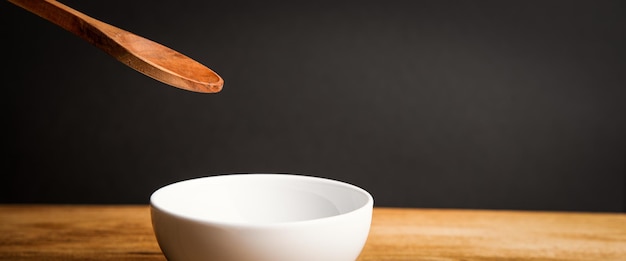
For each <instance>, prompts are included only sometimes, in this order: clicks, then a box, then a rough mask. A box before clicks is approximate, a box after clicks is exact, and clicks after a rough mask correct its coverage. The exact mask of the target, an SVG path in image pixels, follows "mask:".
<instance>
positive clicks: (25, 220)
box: [0, 205, 626, 261]
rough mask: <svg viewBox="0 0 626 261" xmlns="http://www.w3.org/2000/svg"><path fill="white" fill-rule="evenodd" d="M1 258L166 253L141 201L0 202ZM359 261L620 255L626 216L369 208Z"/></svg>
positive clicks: (625, 242) (624, 249) (625, 249)
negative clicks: (368, 223)
mask: <svg viewBox="0 0 626 261" xmlns="http://www.w3.org/2000/svg"><path fill="white" fill-rule="evenodd" d="M0 260H53V261H54V260H151V261H152V260H161V261H163V260H165V257H164V256H163V255H162V254H161V251H160V249H159V247H158V245H157V243H156V239H155V237H154V234H153V232H152V227H151V223H150V212H149V208H148V207H147V206H83V205H68V206H51V205H0ZM358 260H359V261H382V260H388V261H395V260H479V261H480V260H485V261H487V260H489V261H491V260H626V215H624V214H619V213H568V212H533V211H491V210H438V209H408V208H406V209H404V208H375V209H374V218H373V224H372V228H371V232H370V236H369V238H368V241H367V243H366V246H365V248H364V250H363V253H362V254H361V256H360V257H359V259H358Z"/></svg>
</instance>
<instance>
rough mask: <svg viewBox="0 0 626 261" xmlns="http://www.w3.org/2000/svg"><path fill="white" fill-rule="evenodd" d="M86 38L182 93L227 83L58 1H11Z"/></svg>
mask: <svg viewBox="0 0 626 261" xmlns="http://www.w3.org/2000/svg"><path fill="white" fill-rule="evenodd" d="M9 2H11V3H13V4H15V5H18V6H20V7H22V8H24V9H26V10H28V11H30V12H32V13H34V14H37V15H39V16H40V17H42V18H44V19H46V20H48V21H50V22H52V23H54V24H56V25H58V26H60V27H62V28H64V29H65V30H67V31H70V32H72V33H74V34H75V35H77V36H79V37H81V38H83V39H84V40H86V41H87V42H89V43H91V44H92V45H94V46H96V47H98V48H100V49H102V50H103V51H105V52H106V53H108V54H110V55H112V56H113V57H115V58H116V59H117V60H119V61H120V62H122V63H124V64H126V65H128V66H129V67H131V68H133V69H135V70H137V71H139V72H141V73H143V74H145V75H147V76H150V77H152V78H154V79H156V80H159V81H161V82H163V83H166V84H169V85H172V86H174V87H178V88H181V89H185V90H189V91H195V92H205V93H215V92H219V91H220V90H221V89H222V86H223V84H224V81H223V80H222V78H221V77H220V76H219V75H218V74H217V73H215V72H213V71H212V70H211V69H209V68H207V67H206V66H204V65H202V64H200V63H198V62H197V61H195V60H193V59H191V58H189V57H187V56H185V55H183V54H181V53H178V52H176V51H174V50H172V49H170V48H168V47H166V46H163V45H161V44H159V43H156V42H153V41H151V40H148V39H146V38H143V37H141V36H138V35H135V34H133V33H130V32H128V31H125V30H123V29H120V28H117V27H115V26H112V25H109V24H107V23H104V22H101V21H99V20H96V19H94V18H92V17H89V16H87V15H85V14H83V13H81V12H79V11H76V10H74V9H72V8H70V7H68V6H66V5H64V4H62V3H59V2H57V1H54V0H9Z"/></svg>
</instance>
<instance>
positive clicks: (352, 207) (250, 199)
mask: <svg viewBox="0 0 626 261" xmlns="http://www.w3.org/2000/svg"><path fill="white" fill-rule="evenodd" d="M373 204H374V201H373V199H372V196H371V195H370V194H369V193H368V192H367V191H365V190H363V189H361V188H358V187H356V186H354V185H351V184H347V183H344V182H340V181H336V180H330V179H324V178H318V177H310V176H302V175H292V174H232V175H220V176H211V177H204V178H196V179H190V180H186V181H181V182H177V183H174V184H171V185H167V186H165V187H162V188H160V189H158V190H157V191H155V192H154V193H153V194H152V196H151V197H150V205H151V208H150V209H151V214H152V226H153V228H154V232H155V235H156V238H157V241H158V243H159V246H160V247H161V250H162V251H163V253H164V255H165V256H166V257H167V260H168V261H200V260H202V261H207V260H216V261H354V260H356V259H357V257H358V256H359V254H360V253H361V250H362V249H363V246H364V244H365V241H366V239H367V236H368V234H369V229H370V224H371V218H372V208H373Z"/></svg>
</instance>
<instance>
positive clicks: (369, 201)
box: [149, 173, 374, 228]
mask: <svg viewBox="0 0 626 261" xmlns="http://www.w3.org/2000/svg"><path fill="white" fill-rule="evenodd" d="M252 175H254V176H256V177H280V178H295V179H303V180H314V181H317V182H323V183H327V184H333V185H336V186H342V187H345V188H349V189H351V190H354V191H356V192H359V193H361V194H362V195H364V196H365V198H366V201H365V203H364V204H362V205H361V206H359V207H357V208H355V209H353V210H351V211H348V212H345V213H340V214H337V215H332V216H327V217H321V218H313V219H306V220H298V221H287V222H275V223H249V222H240V221H224V220H214V219H208V218H197V217H193V216H189V215H184V214H180V213H176V212H173V211H171V210H169V209H168V208H166V207H163V206H161V205H160V204H159V203H158V202H156V200H155V197H156V195H157V194H159V193H160V191H162V190H163V189H165V188H167V187H170V186H175V185H178V184H180V183H184V182H194V181H197V180H205V179H213V178H241V177H243V176H252ZM149 206H150V211H151V212H154V210H155V209H157V210H158V211H160V212H163V213H166V214H167V215H170V216H174V217H176V218H178V219H183V220H188V221H192V222H196V223H203V224H208V225H216V226H230V227H239V228H244V227H248V228H276V227H289V226H305V225H312V224H316V223H322V222H330V221H332V220H335V219H342V218H346V217H349V216H351V215H355V214H357V213H358V212H362V211H367V212H369V213H370V214H369V216H370V218H371V213H372V209H373V206H374V198H373V197H372V195H371V194H370V193H369V192H368V191H366V190H365V189H363V188H361V187H358V186H356V185H353V184H351V183H348V182H345V181H340V180H336V179H331V178H325V177H320V176H312V175H304V174H293V173H233V174H217V175H210V176H201V177H195V178H189V179H184V180H180V181H176V182H173V183H170V184H167V185H165V186H162V187H160V188H158V189H156V190H155V191H154V192H152V194H151V195H150V205H149ZM151 216H152V218H154V213H151Z"/></svg>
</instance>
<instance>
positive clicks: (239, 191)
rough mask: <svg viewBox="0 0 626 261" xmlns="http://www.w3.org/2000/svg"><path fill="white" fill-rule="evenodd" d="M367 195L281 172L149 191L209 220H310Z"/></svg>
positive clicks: (163, 205)
mask: <svg viewBox="0 0 626 261" xmlns="http://www.w3.org/2000/svg"><path fill="white" fill-rule="evenodd" d="M371 200H372V198H371V196H370V195H369V194H368V193H367V192H366V191H364V190H362V189H360V188H358V187H356V186H353V185H350V184H346V183H343V182H339V181H334V180H329V179H322V178H315V177H308V176H299V175H287V174H238V175H222V176H212V177H205V178H197V179H191V180H186V181H181V182H177V183H174V184H171V185H168V186H165V187H163V188H160V189H159V190H157V191H155V192H154V193H153V194H152V196H151V199H150V201H151V204H152V205H153V206H155V207H157V208H160V209H162V210H164V211H167V212H170V213H173V214H176V215H179V216H183V217H188V218H193V219H199V220H204V221H213V222H227V223H246V224H271V223H285V222H295V221H305V220H313V219H319V218H324V217H331V216H335V215H340V214H344V213H348V212H351V211H354V210H357V209H359V208H361V207H364V206H366V205H367V203H368V202H370V201H371Z"/></svg>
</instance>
